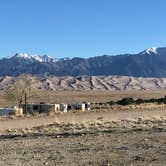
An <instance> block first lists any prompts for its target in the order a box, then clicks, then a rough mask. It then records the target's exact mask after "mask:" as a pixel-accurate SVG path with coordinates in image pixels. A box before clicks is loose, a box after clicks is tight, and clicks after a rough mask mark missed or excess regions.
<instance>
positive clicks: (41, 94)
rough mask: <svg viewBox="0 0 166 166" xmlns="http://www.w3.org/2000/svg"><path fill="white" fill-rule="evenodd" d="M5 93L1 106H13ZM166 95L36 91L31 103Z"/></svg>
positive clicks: (153, 93)
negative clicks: (6, 99) (5, 97)
mask: <svg viewBox="0 0 166 166" xmlns="http://www.w3.org/2000/svg"><path fill="white" fill-rule="evenodd" d="M3 93H4V92H3V91H1V92H0V106H9V105H11V103H10V101H5V99H4V98H3ZM165 95H166V91H95V90H93V91H40V90H38V91H36V90H35V93H34V94H33V93H32V97H31V98H30V100H29V102H49V103H72V102H82V101H90V102H107V101H110V100H114V101H116V100H119V99H122V98H124V97H134V98H143V99H149V98H160V97H164V96H165Z"/></svg>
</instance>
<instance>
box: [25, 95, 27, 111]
mask: <svg viewBox="0 0 166 166" xmlns="http://www.w3.org/2000/svg"><path fill="white" fill-rule="evenodd" d="M25 114H27V94H26V93H25Z"/></svg>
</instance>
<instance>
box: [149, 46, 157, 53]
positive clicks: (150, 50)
mask: <svg viewBox="0 0 166 166" xmlns="http://www.w3.org/2000/svg"><path fill="white" fill-rule="evenodd" d="M146 53H147V54H152V53H153V54H157V47H151V48H148V49H146Z"/></svg>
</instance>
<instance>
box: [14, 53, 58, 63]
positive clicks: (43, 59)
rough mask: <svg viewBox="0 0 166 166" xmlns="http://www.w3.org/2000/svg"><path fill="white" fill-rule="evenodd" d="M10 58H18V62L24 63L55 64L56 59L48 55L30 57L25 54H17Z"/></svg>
mask: <svg viewBox="0 0 166 166" xmlns="http://www.w3.org/2000/svg"><path fill="white" fill-rule="evenodd" d="M12 58H18V59H20V60H24V61H30V62H35V61H36V62H56V61H57V59H56V58H52V57H50V56H48V55H30V54H27V53H17V54H16V55H14V56H13V57H11V59H12Z"/></svg>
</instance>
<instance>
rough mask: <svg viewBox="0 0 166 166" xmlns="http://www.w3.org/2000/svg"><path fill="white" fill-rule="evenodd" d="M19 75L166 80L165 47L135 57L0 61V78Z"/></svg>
mask: <svg viewBox="0 0 166 166" xmlns="http://www.w3.org/2000/svg"><path fill="white" fill-rule="evenodd" d="M50 62H51V63H50ZM22 73H27V74H34V75H51V76H67V75H70V76H80V75H89V76H92V75H94V76H96V75H119V76H136V77H166V47H160V48H156V47H152V48H148V49H146V50H144V51H142V52H140V53H138V54H123V55H117V56H110V55H104V56H97V57H91V58H87V59H85V58H79V57H77V58H72V59H69V58H61V59H56V58H51V57H49V56H47V55H43V56H42V55H29V54H25V53H18V54H16V55H14V56H13V57H11V58H4V59H1V60H0V76H7V75H8V76H17V75H20V74H22Z"/></svg>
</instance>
